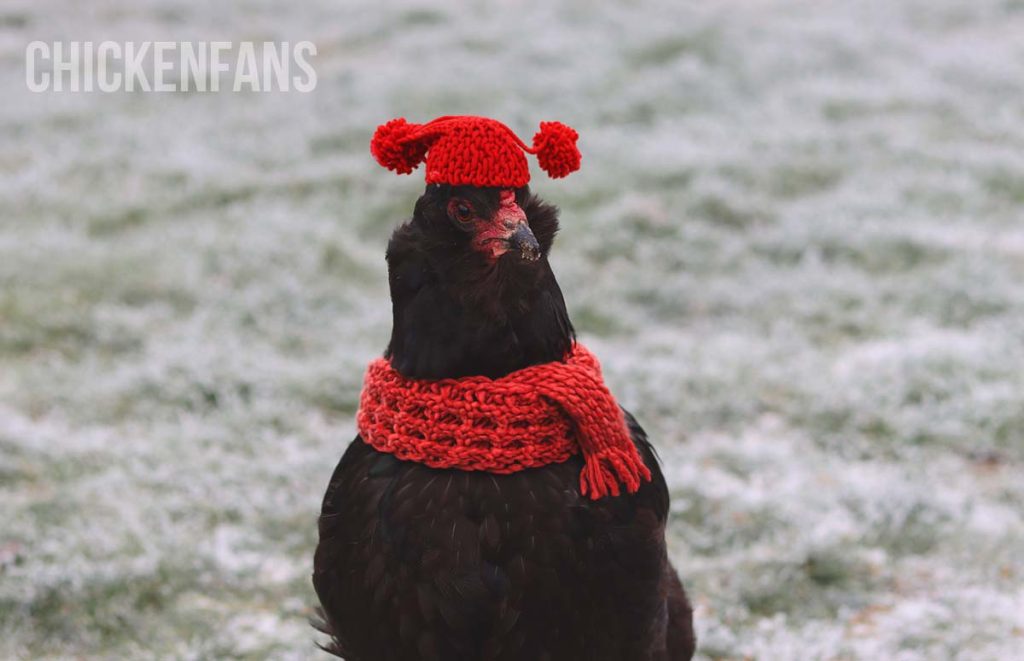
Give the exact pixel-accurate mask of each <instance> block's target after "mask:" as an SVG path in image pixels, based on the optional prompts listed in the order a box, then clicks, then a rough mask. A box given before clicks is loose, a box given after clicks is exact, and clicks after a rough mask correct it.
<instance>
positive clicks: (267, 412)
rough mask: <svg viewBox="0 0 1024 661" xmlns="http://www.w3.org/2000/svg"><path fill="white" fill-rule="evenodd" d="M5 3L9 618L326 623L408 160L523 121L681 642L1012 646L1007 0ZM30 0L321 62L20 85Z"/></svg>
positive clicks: (52, 637) (37, 10) (137, 632)
mask: <svg viewBox="0 0 1024 661" xmlns="http://www.w3.org/2000/svg"><path fill="white" fill-rule="evenodd" d="M598 6H599V5H598V4H597V3H591V2H584V1H583V0H579V1H577V2H570V3H552V2H540V1H537V2H522V3H519V2H516V3H513V2H506V3H487V4H484V3H458V4H456V3H454V2H453V3H449V4H447V5H441V6H439V5H438V3H426V2H424V3H422V4H401V5H396V4H393V3H381V2H344V3H343V2H336V1H333V0H319V1H318V2H309V3H301V4H295V5H293V4H292V3H286V2H269V1H263V0H256V1H254V2H250V3H246V4H244V5H236V4H233V3H208V2H202V1H200V0H180V1H177V2H170V3H167V2H156V1H155V0H149V1H135V2H127V1H118V2H114V1H110V0H106V1H98V2H91V3H70V2H36V1H30V0H11V1H9V2H5V3H4V6H3V8H2V10H0V56H2V57H0V81H2V84H3V103H2V104H0V173H2V176H0V187H2V191H0V658H4V659H7V658H24V659H45V658H90V659H91V658H183V659H184V658H190V659H221V658H249V659H264V658H273V659H307V658H318V654H319V653H318V652H317V651H316V650H315V649H314V647H313V640H314V639H315V636H314V633H313V631H312V630H311V629H310V628H309V626H308V625H307V623H306V618H307V617H308V616H309V614H310V611H311V607H312V606H313V604H314V603H315V597H314V595H313V592H312V589H311V587H310V582H309V574H310V565H311V555H312V552H313V547H314V544H315V541H316V513H317V510H318V506H319V499H320V496H321V494H322V493H323V489H324V487H325V485H326V482H327V479H328V477H329V475H330V473H331V470H332V469H333V467H334V464H335V462H336V461H337V458H338V457H339V456H340V454H341V452H342V451H343V450H344V448H345V446H346V444H347V443H348V442H349V441H350V440H351V438H352V436H353V429H354V427H353V419H352V418H353V413H354V412H355V408H356V403H357V395H358V391H359V386H360V380H361V377H362V371H363V368H364V366H365V364H366V362H367V361H368V360H370V359H371V358H373V357H374V356H375V355H377V354H378V353H379V352H380V351H381V349H382V348H383V345H384V343H385V341H386V338H387V332H388V329H389V324H390V307H389V303H388V294H387V288H386V279H385V264H384V260H383V253H384V246H385V242H386V240H387V237H388V234H389V232H390V231H391V230H392V228H393V227H394V226H395V225H396V223H397V222H398V221H399V220H401V219H402V218H403V217H404V216H405V215H406V214H408V213H409V211H410V209H411V206H412V203H413V200H414V199H415V197H416V195H417V194H418V193H419V191H420V190H421V188H422V178H421V177H420V176H418V175H417V176H414V177H406V178H398V177H395V176H393V175H391V174H389V173H387V172H385V171H384V170H383V169H381V168H379V167H377V166H376V165H375V164H374V163H373V162H372V160H371V159H370V157H369V155H368V153H367V143H368V140H369V135H370V132H371V131H372V129H373V127H374V126H376V125H377V124H378V123H380V122H383V121H385V120H387V119H389V118H391V117H397V116H406V117H408V118H409V119H410V120H412V121H417V120H418V121H423V120H426V119H429V118H431V117H433V116H436V115H440V114H449V113H479V114H486V115H491V116H494V117H498V118H501V119H503V120H505V121H506V122H508V123H509V124H510V125H511V126H512V127H513V128H515V129H516V130H517V131H518V132H519V133H520V135H523V136H525V137H527V138H529V137H530V136H531V135H532V133H533V132H534V131H535V130H536V124H537V122H538V121H540V120H547V119H557V120H561V121H564V122H567V123H569V124H572V125H573V126H575V127H576V128H577V129H578V130H579V131H580V133H581V134H582V136H583V137H582V143H581V146H582V148H583V152H584V161H583V169H582V170H581V171H580V172H578V173H576V174H574V175H572V176H570V177H569V178H568V179H565V180H564V181H558V182H552V181H550V180H547V179H546V178H545V177H544V175H543V174H542V173H539V172H536V171H535V176H534V189H535V190H536V191H537V192H540V193H541V194H543V195H544V196H545V197H546V198H547V199H549V200H550V201H552V202H555V203H557V204H558V205H560V206H561V208H562V210H563V227H564V229H563V231H562V233H561V235H560V237H559V240H558V242H557V244H556V246H555V252H554V255H553V264H554V268H555V270H556V273H557V275H558V277H559V279H560V282H561V283H562V287H563V289H564V291H565V294H566V298H567V300H568V302H569V308H570V311H571V313H572V315H573V319H574V320H575V322H576V325H577V328H578V329H579V330H580V332H581V336H582V337H583V338H584V339H585V341H587V342H588V343H589V344H590V346H591V348H592V349H593V350H594V351H595V352H596V353H597V354H598V355H599V356H600V357H601V359H602V361H603V363H604V366H605V370H606V373H607V376H608V380H609V382H610V384H611V386H612V388H613V390H614V392H615V393H616V394H617V395H618V397H619V398H620V400H621V401H622V403H623V404H624V405H626V406H627V407H628V408H630V409H632V410H633V411H634V412H635V413H636V415H637V417H638V418H639V419H640V420H641V421H642V423H643V424H644V425H645V426H646V427H647V428H648V430H649V432H650V433H651V436H652V438H653V439H654V440H655V442H656V444H657V445H658V446H659V448H660V449H661V452H662V456H663V459H664V461H665V464H666V473H667V475H668V477H669V480H670V484H671V488H672V493H673V503H672V505H673V514H672V519H671V522H670V529H669V538H670V545H671V554H672V557H673V558H674V560H675V562H676V564H677V566H678V568H679V570H680V573H681V574H682V576H683V577H684V580H685V582H686V584H687V587H688V588H689V590H690V592H691V594H692V596H693V599H694V602H695V604H696V606H697V624H698V628H699V635H700V644H701V649H700V654H701V658H703V659H765V660H777V659H783V660H786V659H871V660H889V659H905V660H911V659H922V660H924V659H927V660H934V659H1011V658H1020V656H1019V655H1020V654H1021V651H1022V649H1024V587H1022V583H1024V525H1022V518H1024V478H1022V472H1021V469H1022V466H1024V224H1022V222H1021V221H1022V215H1024V214H1022V209H1024V104H1022V99H1024V38H1022V37H1024V2H1022V1H1021V0H996V1H991V0H977V1H975V2H970V3H968V2H956V1H948V0H921V1H919V2H912V1H900V2H894V1H886V2H825V1H822V0H807V1H803V2H800V1H797V2H794V1H783V0H778V1H771V0H763V1H756V2H755V1H751V2H740V3H711V2H701V3H692V4H686V3H680V2H678V1H677V0H664V1H662V2H655V1H651V2H647V1H643V2H640V1H637V2H622V3H606V4H605V5H600V6H601V9H600V10H598V9H597V8H598ZM31 39H42V40H46V41H53V40H86V39H95V40H102V39H114V40H129V39H134V40H139V39H171V40H174V39H177V40H194V41H199V40H204V39H205V40H214V39H222V40H225V39H226V40H233V41H236V42H237V41H240V40H246V39H249V40H257V41H263V40H276V41H284V40H291V41H297V40H301V39H309V40H311V41H314V42H315V43H316V44H317V46H318V49H319V55H318V56H317V58H315V60H314V63H315V65H316V68H317V72H318V75H319V86H318V88H317V90H316V91H315V93H312V94H308V95H302V94H298V93H292V94H267V95H261V94H231V93H220V94H155V93H154V94H140V93H135V94H131V93H119V94H110V95H103V94H91V95H90V94H30V93H28V92H27V91H26V89H25V85H24V72H23V57H24V47H25V44H26V43H27V42H28V41H29V40H31Z"/></svg>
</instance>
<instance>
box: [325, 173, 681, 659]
mask: <svg viewBox="0 0 1024 661" xmlns="http://www.w3.org/2000/svg"><path fill="white" fill-rule="evenodd" d="M510 195H514V196H515V203H516V205H517V206H518V207H519V208H521V209H522V211H523V212H524V213H525V219H524V218H519V219H518V220H517V219H511V220H510V218H509V217H508V216H507V214H502V213H500V210H501V208H502V207H503V206H507V205H503V204H502V201H503V199H504V201H506V202H508V201H509V200H508V197H507V196H510ZM557 230H558V212H557V209H556V208H555V207H553V206H551V205H549V204H546V203H544V202H542V201H541V200H540V199H538V198H537V197H536V196H534V195H532V194H531V193H530V191H529V188H528V187H526V186H523V187H519V188H515V189H514V190H509V189H504V190H503V189H501V188H477V187H469V186H450V185H446V184H441V185H437V184H431V185H428V186H427V189H426V192H425V193H424V194H423V196H422V197H420V199H419V200H418V201H417V203H416V208H415V212H414V214H413V217H412V219H411V220H410V221H408V222H406V223H405V224H404V225H402V226H401V227H399V228H398V229H397V230H396V231H395V233H394V235H393V237H392V239H391V242H390V244H389V246H388V251H387V261H388V269H389V281H390V286H391V299H392V304H393V310H394V327H393V330H392V335H391V341H390V344H389V345H388V348H387V351H386V353H385V356H386V357H388V358H390V360H391V363H392V365H393V366H394V368H395V369H396V370H398V371H399V372H400V373H401V374H402V375H404V376H406V377H410V378H417V379H438V378H443V377H463V376H469V375H486V376H489V377H495V378H496V377H501V376H503V375H506V374H508V373H509V372H512V371H514V370H518V369H521V368H523V367H526V366H529V365H535V364H540V363H546V362H550V361H558V360H561V359H562V358H563V357H564V356H565V354H566V352H567V350H568V349H569V348H570V346H571V344H572V342H573V340H574V332H573V327H572V324H571V323H570V321H569V316H568V314H567V312H566V307H565V302H564V300H563V298H562V292H561V290H560V289H559V287H558V283H557V282H556V281H555V277H554V275H553V273H552V271H551V267H550V265H549V264H548V260H547V255H548V251H549V249H550V248H551V244H552V241H553V240H554V237H555V233H556V232H557ZM626 420H627V423H628V426H629V429H630V432H631V435H632V438H633V441H634V442H635V444H636V446H637V448H638V449H639V452H640V455H641V457H642V458H643V461H644V463H645V464H646V465H647V467H648V468H649V469H650V471H651V473H652V480H651V481H649V482H645V483H643V485H642V486H641V487H640V489H639V490H638V491H637V492H636V493H633V494H625V495H622V496H617V497H606V498H602V499H598V500H591V499H589V498H587V497H585V496H581V494H580V490H579V475H580V470H581V467H582V463H583V462H582V459H580V458H579V457H573V458H572V459H570V460H569V461H566V462H564V463H560V464H553V465H549V466H546V467H543V468H533V469H528V470H523V471H520V472H517V473H513V474H511V475H494V474H490V473H485V472H471V471H461V470H456V469H443V470H442V469H434V468H429V467H427V466H424V465H421V464H419V463H413V462H407V461H401V460H399V459H396V458H395V457H394V456H393V455H391V454H385V453H382V452H378V451H377V450H375V449H374V448H373V447H371V446H370V445H368V444H367V443H365V442H364V441H363V440H362V438H361V437H357V438H356V439H355V440H354V441H353V442H352V444H351V445H350V446H349V447H348V449H347V451H346V452H345V454H344V456H343V457H342V459H341V461H340V463H339V464H338V466H337V468H336V469H335V471H334V474H333V476H332V477H331V481H330V484H329V486H328V488H327V493H326V495H325V496H324V501H323V510H322V513H321V515H320V522H319V529H320V543H319V546H318V547H317V549H316V557H315V561H314V574H313V584H314V586H315V588H316V592H317V595H318V596H319V599H320V602H321V604H322V606H323V616H324V622H323V623H322V625H323V630H324V631H325V632H326V633H328V634H329V635H330V636H331V643H330V644H329V645H328V647H327V648H326V649H327V650H328V651H330V652H332V653H334V654H336V655H338V656H341V657H344V658H345V659H348V660H349V661H412V660H423V661H427V660H434V659H436V660H439V661H484V660H487V661H655V660H659V661H670V660H671V661H682V660H685V659H690V658H691V657H692V656H693V652H694V645H695V641H694V634H693V624H692V610H691V607H690V604H689V602H688V601H687V597H686V594H685V592H684V591H683V587H682V584H681V583H680V581H679V578H678V576H677V575H676V572H675V570H674V569H673V567H672V566H671V564H670V562H669V559H668V556H667V554H666V548H665V522H666V517H667V515H668V509H669V497H668V490H667V488H666V485H665V480H664V478H663V476H662V473H661V471H660V469H659V466H658V462H657V460H656V457H655V454H654V451H653V449H652V447H651V445H650V443H649V442H648V440H647V436H646V434H645V433H644V431H643V429H641V427H640V425H639V424H638V423H637V422H636V420H635V419H634V418H633V417H632V416H631V415H629V414H628V413H627V414H626Z"/></svg>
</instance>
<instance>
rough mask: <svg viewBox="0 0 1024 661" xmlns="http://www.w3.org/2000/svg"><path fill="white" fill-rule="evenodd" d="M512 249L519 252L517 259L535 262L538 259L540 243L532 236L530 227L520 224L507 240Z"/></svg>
mask: <svg viewBox="0 0 1024 661" xmlns="http://www.w3.org/2000/svg"><path fill="white" fill-rule="evenodd" d="M508 241H509V243H510V244H511V245H512V247H513V248H515V249H516V250H518V251H519V257H520V258H521V259H522V260H523V261H526V262H536V261H537V260H538V259H540V243H538V242H537V237H535V236H534V235H533V232H532V231H531V230H530V226H529V225H527V224H526V223H525V222H523V223H520V224H519V226H518V227H516V229H515V231H514V232H512V236H510V237H509V239H508Z"/></svg>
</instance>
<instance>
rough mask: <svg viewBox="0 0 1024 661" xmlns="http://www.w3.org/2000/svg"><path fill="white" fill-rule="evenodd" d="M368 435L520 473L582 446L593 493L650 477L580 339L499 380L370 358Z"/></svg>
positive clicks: (393, 449) (406, 451)
mask: <svg viewBox="0 0 1024 661" xmlns="http://www.w3.org/2000/svg"><path fill="white" fill-rule="evenodd" d="M357 420H358V425H359V433H360V434H361V435H362V437H363V440H365V441H366V442H367V443H369V444H370V445H372V446H373V447H374V448H376V449H377V450H380V451H381V452H388V453H390V454H393V455H395V456H396V457H398V458H399V459H405V460H409V461H416V462H419V463H422V464H426V465H427V466H432V467H434V468H458V469H461V470H482V471H489V472H491V473H515V472H516V471H521V470H523V469H525V468H536V467H538V466H546V465H548V464H554V463H560V462H563V461H565V460H566V459H568V458H569V457H571V456H573V455H575V454H577V453H582V454H583V459H584V466H583V472H582V474H581V475H580V491H581V492H582V493H583V494H584V495H587V496H590V497H591V498H593V499H597V498H601V497H603V496H606V495H608V494H611V495H613V496H617V495H619V493H620V489H619V484H620V483H621V484H622V485H623V486H624V487H625V489H626V491H628V492H629V493H634V492H636V490H637V489H639V488H640V483H641V481H642V480H650V479H651V472H650V470H648V468H647V466H645V465H644V463H643V460H642V459H641V458H640V455H639V453H638V452H637V449H636V446H635V445H634V444H633V441H632V440H631V439H630V435H629V430H628V429H627V427H626V422H625V419H624V418H623V415H622V410H621V409H620V408H619V405H618V404H617V403H616V402H615V398H614V397H612V394H611V392H609V390H608V388H607V386H605V384H604V379H603V378H602V377H601V366H600V365H599V364H598V362H597V359H596V358H595V357H594V356H593V354H591V353H590V352H589V351H587V350H586V349H585V348H584V347H583V346H582V345H580V344H575V345H574V346H573V348H572V350H571V351H570V352H569V354H568V355H567V356H566V357H565V359H564V361H556V362H551V363H544V364H543V365H534V366H532V367H527V368H524V369H521V370H518V371H516V372H512V373H511V374H508V375H506V376H503V377H501V378H498V379H490V378H487V377H483V376H472V377H465V378H461V379H440V380H435V381H428V380H421V379H408V378H406V377H404V376H402V375H401V374H399V373H398V372H397V371H395V369H394V368H393V367H391V363H390V362H389V361H388V360H387V359H385V358H380V359H378V360H375V361H373V362H372V363H370V366H369V368H368V369H367V371H366V381H365V382H364V384H363V392H362V395H361V397H360V402H359V413H358V415H357Z"/></svg>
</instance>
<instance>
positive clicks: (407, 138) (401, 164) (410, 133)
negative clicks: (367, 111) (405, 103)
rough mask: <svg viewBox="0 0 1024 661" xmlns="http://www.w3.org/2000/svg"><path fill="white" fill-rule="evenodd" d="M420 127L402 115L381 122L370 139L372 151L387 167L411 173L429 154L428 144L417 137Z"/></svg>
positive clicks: (401, 172) (400, 172)
mask: <svg viewBox="0 0 1024 661" xmlns="http://www.w3.org/2000/svg"><path fill="white" fill-rule="evenodd" d="M419 128H420V126H419V125H418V124H410V123H408V122H407V121H405V119H404V118H401V117H400V118H398V119H392V120H391V121H390V122H388V123H387V124H381V125H380V126H378V127H377V130H376V131H375V132H374V134H373V139H372V140H370V153H371V154H373V157H374V158H376V159H377V162H378V163H380V164H381V165H383V166H384V167H386V168H387V169H389V170H393V171H395V172H397V173H398V174H410V173H411V172H412V171H413V170H415V169H416V168H417V167H419V164H420V163H422V162H423V158H424V157H425V156H426V155H427V145H425V144H423V143H422V142H421V141H419V140H417V139H416V138H415V133H416V131H417V130H419Z"/></svg>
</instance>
